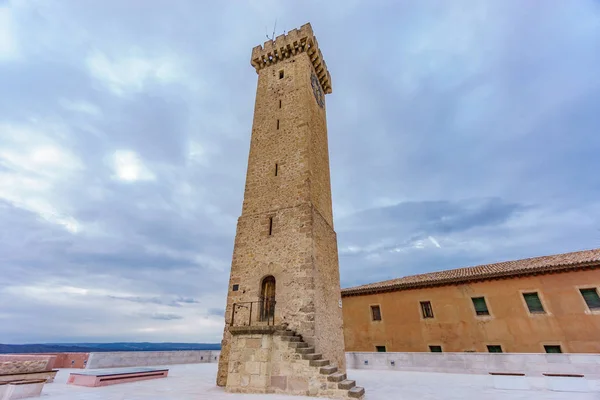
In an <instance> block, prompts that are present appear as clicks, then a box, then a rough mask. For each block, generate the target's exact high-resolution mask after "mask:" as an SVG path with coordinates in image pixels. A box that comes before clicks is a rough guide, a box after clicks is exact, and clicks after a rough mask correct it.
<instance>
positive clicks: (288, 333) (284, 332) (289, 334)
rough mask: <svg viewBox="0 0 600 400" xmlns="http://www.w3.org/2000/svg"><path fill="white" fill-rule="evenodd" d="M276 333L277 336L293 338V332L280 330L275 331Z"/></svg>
mask: <svg viewBox="0 0 600 400" xmlns="http://www.w3.org/2000/svg"><path fill="white" fill-rule="evenodd" d="M277 333H278V334H279V336H294V332H293V331H290V330H285V331H284V330H281V331H277Z"/></svg>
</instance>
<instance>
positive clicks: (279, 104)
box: [279, 100, 281, 108]
mask: <svg viewBox="0 0 600 400" xmlns="http://www.w3.org/2000/svg"><path fill="white" fill-rule="evenodd" d="M279 108H281V100H279Z"/></svg>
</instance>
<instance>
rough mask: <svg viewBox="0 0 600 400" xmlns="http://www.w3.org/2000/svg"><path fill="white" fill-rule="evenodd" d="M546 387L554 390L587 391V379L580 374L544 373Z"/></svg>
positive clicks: (588, 389) (588, 388)
mask: <svg viewBox="0 0 600 400" xmlns="http://www.w3.org/2000/svg"><path fill="white" fill-rule="evenodd" d="M542 375H544V380H545V382H546V388H547V389H548V390H552V391H555V392H584V393H585V392H589V391H590V387H589V384H588V381H587V380H586V379H582V378H584V375H582V374H557V373H545V374H542Z"/></svg>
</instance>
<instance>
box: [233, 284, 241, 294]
mask: <svg viewBox="0 0 600 400" xmlns="http://www.w3.org/2000/svg"><path fill="white" fill-rule="evenodd" d="M231 290H233V291H234V292H237V291H238V290H240V285H238V284H237V283H236V284H235V285H233V287H232V288H231Z"/></svg>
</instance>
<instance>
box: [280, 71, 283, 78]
mask: <svg viewBox="0 0 600 400" xmlns="http://www.w3.org/2000/svg"><path fill="white" fill-rule="evenodd" d="M279 79H283V70H281V71H279Z"/></svg>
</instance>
